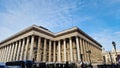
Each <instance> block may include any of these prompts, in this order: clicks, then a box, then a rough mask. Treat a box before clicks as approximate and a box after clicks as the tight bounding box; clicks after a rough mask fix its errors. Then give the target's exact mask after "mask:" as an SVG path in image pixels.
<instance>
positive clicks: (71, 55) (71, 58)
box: [69, 38, 73, 62]
mask: <svg viewBox="0 0 120 68" xmlns="http://www.w3.org/2000/svg"><path fill="white" fill-rule="evenodd" d="M69 40H70V60H71V62H73V53H72V39H71V38H69Z"/></svg>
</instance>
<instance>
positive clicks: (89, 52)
mask: <svg viewBox="0 0 120 68" xmlns="http://www.w3.org/2000/svg"><path fill="white" fill-rule="evenodd" d="M86 53H88V55H89V56H88V57H89V61H90V65H91V58H90V54H91V50H87V51H86Z"/></svg>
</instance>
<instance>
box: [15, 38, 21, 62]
mask: <svg viewBox="0 0 120 68" xmlns="http://www.w3.org/2000/svg"><path fill="white" fill-rule="evenodd" d="M20 47H21V40H19V46H18V49H17V50H18V51H17V57H16V60H19V56H20Z"/></svg>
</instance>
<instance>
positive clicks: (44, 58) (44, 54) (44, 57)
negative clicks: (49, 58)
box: [43, 39, 47, 62]
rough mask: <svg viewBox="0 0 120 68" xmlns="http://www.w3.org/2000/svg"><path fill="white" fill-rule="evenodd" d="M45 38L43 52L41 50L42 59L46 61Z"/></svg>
mask: <svg viewBox="0 0 120 68" xmlns="http://www.w3.org/2000/svg"><path fill="white" fill-rule="evenodd" d="M46 41H47V40H46V39H44V52H43V61H44V62H45V61H46Z"/></svg>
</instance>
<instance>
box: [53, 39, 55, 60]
mask: <svg viewBox="0 0 120 68" xmlns="http://www.w3.org/2000/svg"><path fill="white" fill-rule="evenodd" d="M55 46H56V45H55V41H54V44H53V49H54V52H53V61H54V62H55V61H56V60H55V59H56V47H55Z"/></svg>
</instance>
